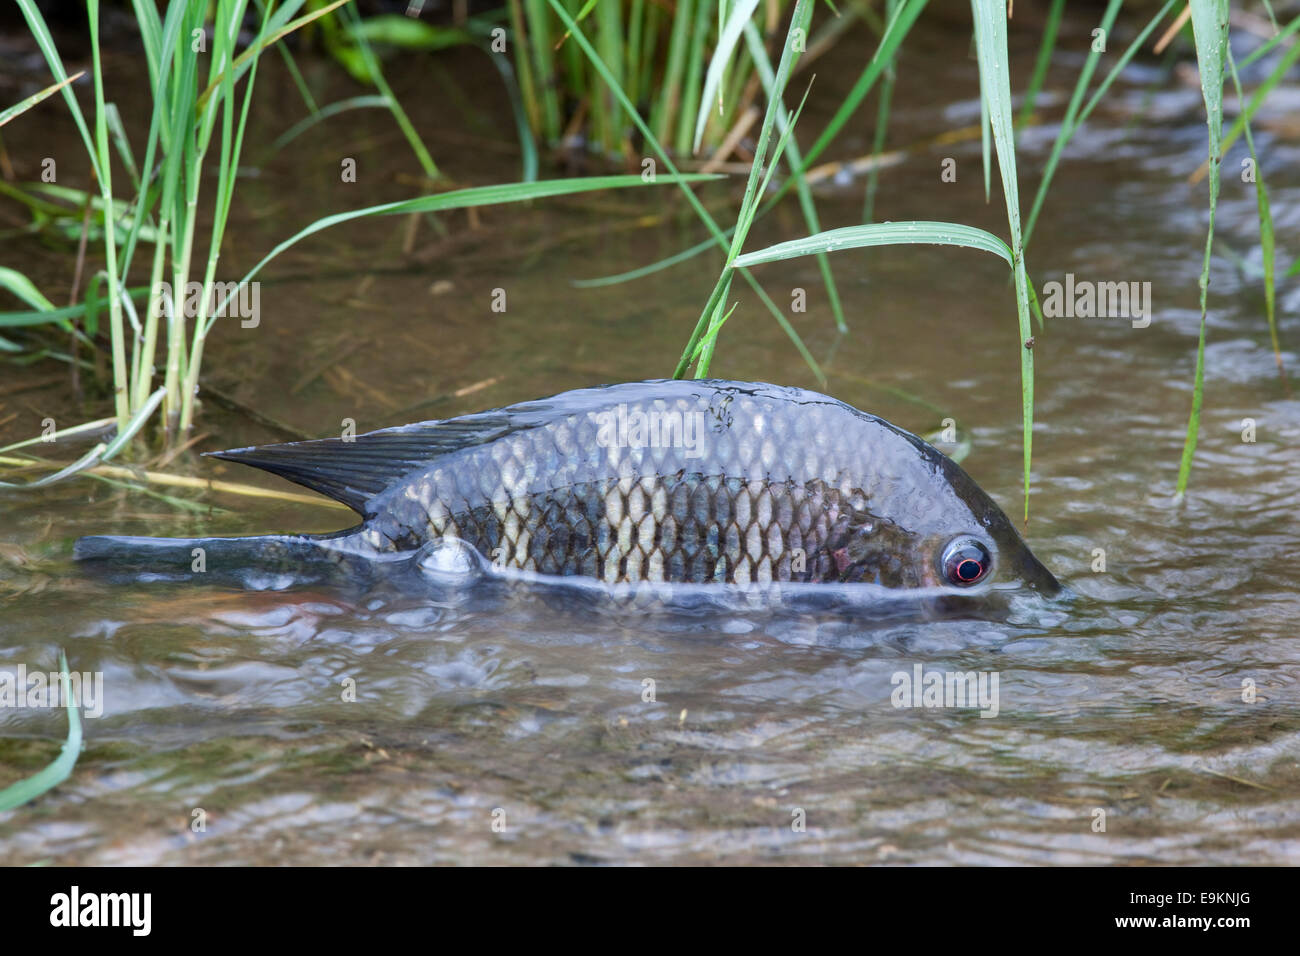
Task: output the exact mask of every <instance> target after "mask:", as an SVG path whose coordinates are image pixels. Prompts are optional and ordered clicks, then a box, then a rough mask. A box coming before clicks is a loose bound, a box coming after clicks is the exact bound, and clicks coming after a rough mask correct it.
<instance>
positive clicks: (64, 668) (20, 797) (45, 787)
mask: <svg viewBox="0 0 1300 956" xmlns="http://www.w3.org/2000/svg"><path fill="white" fill-rule="evenodd" d="M59 679H60V681H61V683H62V684H63V709H64V712H65V713H66V714H67V715H68V736H67V738H66V739H65V740H64V741H63V749H62V750H60V751H59V755H58V757H56V758H55V759H54V762H53V763H51V764H50V765H49V766H48V767H45V768H44V769H43V770H40V771H38V772H37V773H34V774H32V776H30V777H28V778H27V779H26V780H19V781H18V782H17V783H15V784H12V785H11V786H8V787H5V788H4V789H3V790H0V813H4V812H6V811H8V810H13V809H15V808H16V807H21V806H22V805H23V804H24V803H27V802H29V801H31V800H35V799H36V798H37V797H39V796H40V795H41V794H43V793H46V792H47V791H49V790H53V789H54V788H55V787H57V786H58V785H59V784H61V783H63V781H65V780H67V779H68V777H70V776H71V775H72V768H73V767H75V766H76V765H77V757H78V756H80V754H81V714H80V712H79V711H78V710H77V702H76V701H74V700H73V699H72V687H71V683H70V681H69V678H68V658H67V655H66V654H64V653H63V652H62V651H60V652H59Z"/></svg>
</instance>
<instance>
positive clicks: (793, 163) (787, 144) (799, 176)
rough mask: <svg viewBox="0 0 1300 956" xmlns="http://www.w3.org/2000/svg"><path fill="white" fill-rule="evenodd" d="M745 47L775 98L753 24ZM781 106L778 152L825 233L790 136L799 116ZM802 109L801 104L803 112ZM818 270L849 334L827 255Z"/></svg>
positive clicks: (838, 323)
mask: <svg viewBox="0 0 1300 956" xmlns="http://www.w3.org/2000/svg"><path fill="white" fill-rule="evenodd" d="M745 44H746V45H747V46H748V47H749V55H750V58H751V59H752V60H753V61H754V67H755V69H757V70H758V75H759V78H760V79H761V81H762V83H763V89H764V90H765V91H766V92H767V95H768V96H769V97H771V96H772V95H773V89H774V86H775V82H776V81H775V78H774V76H773V74H772V63H771V61H770V60H768V57H767V50H765V49H764V48H763V41H762V40H761V39H760V38H759V35H758V27H756V26H754V24H753V22H752V21H751V22H747V23H746V24H745ZM807 98H808V94H807V92H805V93H804V100H805V101H806V100H807ZM777 105H778V107H779V110H778V113H777V122H778V124H779V125H780V127H781V142H780V143H779V144H778V145H777V150H776V153H777V154H785V155H788V156H789V160H788V163H789V166H790V175H791V176H792V177H794V179H795V189H796V190H798V193H799V207H800V209H802V210H803V217H804V222H805V223H807V225H808V231H809V232H810V233H816V232H821V229H822V227H821V220H820V219H819V218H818V216H817V204H816V202H815V201H814V200H813V194H812V189H811V188H810V187H809V185H808V180H807V179H806V178H805V177H804V174H803V170H802V169H801V168H800V167H802V165H803V159H802V157H800V155H799V144H798V142H797V141H796V140H795V138H794V137H793V136H791V135H790V132H791V131H792V130H793V129H794V125H795V122H797V119H798V117H797V116H796V119H795V121H791V119H790V116H789V114H788V113H787V111H786V108H785V106H784V104H782V103H781V102H780V100H779V98H778V100H777ZM802 106H803V104H802V103H801V104H800V109H801V110H802ZM775 168H776V161H775V159H773V161H772V163H770V164H769V165H768V176H769V177H770V176H771V174H772V170H774V169H775ZM766 191H767V180H764V182H763V188H762V190H760V191H759V195H763V194H764V193H766ZM817 268H818V269H820V270H821V274H822V283H823V284H824V285H825V286H826V296H827V298H828V299H829V300H830V306H831V315H832V316H834V318H835V327H836V328H837V329H839V330H840V331H841V332H847V331H848V323H846V322H845V321H844V306H843V305H842V304H841V303H840V292H839V289H838V288H837V287H836V285H835V276H834V275H832V274H831V266H830V262H829V261H828V260H827V258H826V256H824V255H818V256H817Z"/></svg>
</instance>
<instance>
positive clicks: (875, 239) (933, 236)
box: [733, 220, 1013, 269]
mask: <svg viewBox="0 0 1300 956" xmlns="http://www.w3.org/2000/svg"><path fill="white" fill-rule="evenodd" d="M900 245H935V246H961V247H963V248H966V249H979V250H982V251H983V252H991V253H993V254H994V255H995V256H997V257H998V258H1000V259H1001V260H1002V261H1003V262H1005V263H1006V264H1007V265H1008V266H1010V265H1012V264H1013V260H1012V253H1011V248H1010V247H1009V246H1008V245H1007V244H1006V243H1005V242H1003V241H1002V240H1001V239H1000V238H998V237H997V236H995V235H993V233H991V232H987V231H986V230H984V229H980V228H978V227H976V226H967V225H963V224H962V223H957V222H929V221H920V220H918V221H915V222H880V223H870V224H868V225H863V226H844V227H843V228H840V229H830V230H828V231H826V232H821V233H818V234H817V235H815V236H805V237H804V238H802V239H791V240H790V241H789V242H779V243H777V244H776V245H774V246H768V247H767V248H766V249H756V250H754V251H753V252H746V253H745V254H744V255H741V256H737V257H736V261H735V262H734V263H733V265H734V266H735V267H736V268H737V269H741V268H745V267H748V266H756V265H759V264H760V263H764V262H777V261H779V260H781V259H795V258H798V257H799V256H811V255H817V254H818V253H827V252H839V251H841V250H844V249H865V248H868V247H871V246H900Z"/></svg>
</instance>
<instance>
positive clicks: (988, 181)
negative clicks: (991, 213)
mask: <svg viewBox="0 0 1300 956" xmlns="http://www.w3.org/2000/svg"><path fill="white" fill-rule="evenodd" d="M970 15H971V21H972V22H973V23H974V24H975V30H976V35H977V36H978V31H979V11H978V10H977V9H976V6H975V0H971V3H970ZM976 42H977V43H978V40H977V41H976ZM984 84H985V79H984V71H983V70H981V71H980V161H981V163H982V164H983V165H982V168H983V170H984V201H985V202H986V203H987V202H988V201H989V199H990V198H991V197H992V195H993V128H992V126H990V125H989V122H990V121H989V94H988V91H987V90H986V89H985V86H984Z"/></svg>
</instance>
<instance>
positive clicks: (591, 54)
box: [547, 0, 825, 381]
mask: <svg viewBox="0 0 1300 956" xmlns="http://www.w3.org/2000/svg"><path fill="white" fill-rule="evenodd" d="M547 2H548V3H550V5H551V9H552V10H554V11H555V13H556V15H557V16H558V17H559V18H560V19H561V20H562V21H563V22H564V25H565V26H566V27H567V28H568V29H569V31H570V34H571V35H572V37H573V39H574V42H575V43H577V44H578V46H579V47H580V48H581V50H582V53H583V55H584V56H586V57H587V60H588V61H589V62H590V63H591V65H592V67H593V68H594V69H595V70H596V72H597V73H599V74H600V76H601V79H603V80H604V81H605V83H606V84H608V85H609V87H610V89H611V90H612V91H613V92H614V95H615V96H616V97H617V98H618V101H619V103H620V104H621V105H622V107H623V110H624V112H626V113H627V115H628V118H629V119H631V120H632V122H633V123H634V124H636V127H637V129H639V130H640V131H641V135H642V136H643V137H644V138H645V141H646V145H648V146H649V147H650V148H651V149H652V150H653V151H654V153H655V155H656V156H658V157H659V160H660V162H662V163H663V164H664V166H665V167H666V168H667V169H668V170H669V172H671V173H672V174H673V175H674V176H676V175H677V166H676V164H675V163H673V161H672V157H671V156H669V155H668V153H667V151H665V149H664V147H663V145H662V144H661V143H660V142H659V140H658V139H656V138H655V136H654V133H653V132H651V130H650V127H649V126H648V125H646V122H645V120H644V119H642V118H641V114H640V112H639V111H638V110H637V108H636V106H635V105H633V103H632V102H631V101H630V100H629V99H628V98H627V94H626V93H624V92H623V90H622V89H621V88H620V87H619V85H618V82H617V80H616V79H615V78H614V76H613V74H611V73H610V71H609V68H608V67H607V66H606V65H605V63H604V61H602V60H601V58H600V57H599V56H598V55H597V54H596V51H595V49H594V48H593V47H592V45H591V42H590V41H589V40H588V39H587V38H586V36H585V35H584V34H583V33H582V31H581V30H579V29H578V28H577V25H576V24H575V23H574V22H573V18H572V17H571V16H570V15H569V12H568V11H567V10H565V9H564V7H562V6H561V5H560V4H559V2H558V0H547ZM679 181H681V182H682V187H681V189H682V195H683V196H684V197H685V199H686V201H687V202H688V203H689V204H690V206H691V209H692V210H694V212H695V214H696V215H697V216H699V218H700V221H701V222H703V223H704V225H705V226H706V227H707V228H708V230H709V232H710V233H711V234H712V235H713V239H714V242H715V243H717V244H718V245H719V246H721V247H722V249H723V250H724V251H725V250H727V249H728V248H729V247H728V244H727V239H726V235H725V234H724V233H723V231H722V230H721V229H720V228H719V227H718V224H717V222H716V221H715V220H714V218H713V217H712V216H711V215H709V211H708V210H707V209H705V208H704V204H703V203H701V202H700V199H699V197H698V196H696V195H695V193H694V191H693V190H691V189H690V188H688V186H687V185H686V184H685V181H684V180H680V179H679ZM741 275H742V276H743V277H744V279H745V281H746V283H748V285H749V287H750V288H751V289H753V290H754V292H755V293H756V294H757V295H758V297H759V298H760V299H761V300H762V302H763V304H764V306H765V307H766V308H767V309H768V311H769V312H771V313H772V315H773V317H774V318H775V319H776V321H777V324H778V325H780V326H781V328H782V330H783V331H784V332H785V333H786V335H787V336H788V337H789V338H790V341H791V342H793V343H794V346H795V348H796V349H798V350H799V354H800V355H802V356H804V361H806V362H807V363H808V367H809V368H810V369H812V371H813V374H814V375H816V376H817V379H818V381H825V376H824V375H823V374H822V371H821V368H820V367H819V366H818V365H817V364H816V362H814V361H813V359H812V353H811V352H809V351H808V349H807V348H806V347H805V346H804V344H803V342H802V341H801V340H800V338H799V335H798V333H797V332H796V331H795V329H794V327H793V326H792V325H790V323H789V322H788V321H787V320H786V318H785V316H784V315H783V314H782V312H781V310H780V309H778V308H777V307H776V304H775V303H773V302H772V300H771V298H769V297H768V296H767V295H766V293H764V292H763V290H762V287H761V286H760V285H759V284H758V280H756V279H755V278H754V277H753V276H752V275H750V274H749V272H748V271H742V272H741ZM714 305H715V306H716V303H714ZM710 314H711V313H710ZM702 332H703V329H702V327H701V326H699V325H697V326H696V330H695V331H694V332H693V333H692V336H691V341H690V342H689V344H688V348H687V349H686V351H685V352H684V353H683V354H687V353H689V352H690V351H691V350H692V349H694V347H695V343H696V342H697V341H698V340H699V335H700V334H702ZM679 369H680V362H679ZM681 374H682V372H681V371H678V372H677V373H676V376H677V377H680V375H681Z"/></svg>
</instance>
